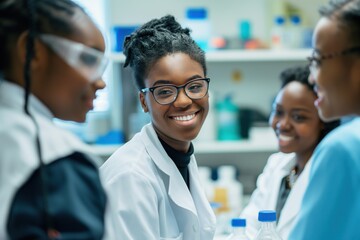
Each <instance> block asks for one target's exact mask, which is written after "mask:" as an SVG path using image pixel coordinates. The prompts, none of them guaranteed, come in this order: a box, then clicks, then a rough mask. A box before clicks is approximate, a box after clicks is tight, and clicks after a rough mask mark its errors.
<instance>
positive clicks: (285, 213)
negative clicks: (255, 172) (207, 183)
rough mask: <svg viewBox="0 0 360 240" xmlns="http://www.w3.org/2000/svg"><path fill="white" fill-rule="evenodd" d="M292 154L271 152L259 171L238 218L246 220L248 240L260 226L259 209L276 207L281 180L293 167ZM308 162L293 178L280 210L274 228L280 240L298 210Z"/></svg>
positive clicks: (303, 190) (284, 236)
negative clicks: (254, 184) (250, 193)
mask: <svg viewBox="0 0 360 240" xmlns="http://www.w3.org/2000/svg"><path fill="white" fill-rule="evenodd" d="M294 157H295V155H294V154H284V153H275V154H272V155H271V156H270V157H269V160H268V162H267V164H266V166H265V168H264V170H263V172H262V174H261V175H260V176H259V177H258V179H257V183H256V185H257V186H256V189H255V191H254V192H253V194H252V196H251V199H250V202H249V204H248V205H247V206H246V207H245V208H244V210H243V212H242V213H241V217H243V218H246V219H247V226H246V229H247V233H248V235H249V237H250V238H251V239H253V238H254V237H255V236H256V234H257V232H258V230H259V227H260V225H259V222H258V220H257V217H258V213H259V211H260V210H276V203H277V200H278V194H279V189H280V184H281V180H282V179H283V177H285V176H286V175H288V174H289V173H290V171H291V169H292V168H293V167H294V166H295V158H294ZM310 165H311V160H309V162H308V163H307V164H306V166H305V168H304V170H303V171H302V173H301V174H300V176H299V178H298V179H297V180H296V182H295V184H294V186H293V188H292V190H291V192H290V194H289V196H288V198H287V200H286V203H285V205H284V207H283V209H282V211H281V215H280V219H279V222H278V224H277V231H278V233H279V234H280V236H281V237H282V239H283V240H286V239H288V236H289V233H290V231H291V229H292V227H293V225H294V222H295V218H296V216H297V215H298V213H299V211H300V207H301V201H302V199H303V195H304V192H305V189H306V187H307V185H308V178H309V170H310Z"/></svg>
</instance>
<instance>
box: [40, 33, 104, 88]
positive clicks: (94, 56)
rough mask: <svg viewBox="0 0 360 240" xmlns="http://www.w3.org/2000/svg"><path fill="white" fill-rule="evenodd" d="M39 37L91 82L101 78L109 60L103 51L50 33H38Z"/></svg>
mask: <svg viewBox="0 0 360 240" xmlns="http://www.w3.org/2000/svg"><path fill="white" fill-rule="evenodd" d="M39 38H40V40H41V41H42V42H43V43H45V44H46V45H47V46H48V47H50V48H51V49H52V50H53V51H54V52H55V53H56V54H57V55H58V56H59V57H61V59H63V60H64V61H65V62H66V63H67V64H69V65H70V66H71V67H73V68H74V69H76V71H78V72H79V73H80V74H81V75H82V76H84V77H85V78H86V79H88V80H89V81H91V82H93V81H95V80H98V79H100V78H101V76H102V75H103V73H104V71H105V69H106V66H107V64H108V62H109V60H108V58H107V57H106V56H105V54H104V53H103V52H101V51H98V50H95V49H93V48H90V47H88V46H85V45H84V44H81V43H78V42H74V41H71V40H68V39H66V38H62V37H58V36H55V35H51V34H40V35H39Z"/></svg>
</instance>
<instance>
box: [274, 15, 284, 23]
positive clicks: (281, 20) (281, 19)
mask: <svg viewBox="0 0 360 240" xmlns="http://www.w3.org/2000/svg"><path fill="white" fill-rule="evenodd" d="M275 23H276V24H278V25H283V24H284V23H285V18H284V17H282V16H277V17H275Z"/></svg>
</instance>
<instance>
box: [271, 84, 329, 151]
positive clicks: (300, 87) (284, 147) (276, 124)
mask: <svg viewBox="0 0 360 240" xmlns="http://www.w3.org/2000/svg"><path fill="white" fill-rule="evenodd" d="M315 99H316V96H315V94H314V92H313V91H311V90H310V89H309V88H308V87H307V86H305V85H304V84H302V83H300V82H296V81H293V82H290V83H288V84H287V85H286V86H285V87H284V88H283V89H281V90H280V92H279V93H278V94H277V96H276V99H275V102H274V105H273V110H272V113H271V117H270V124H271V127H272V128H273V129H274V131H275V134H276V136H277V138H278V144H279V149H280V151H281V152H284V153H292V152H295V153H296V154H300V155H305V156H311V154H312V152H313V150H314V148H315V147H316V145H317V143H318V140H319V136H320V131H321V130H322V128H323V123H322V122H321V120H320V118H319V116H318V112H317V110H316V108H315V106H314V100H315Z"/></svg>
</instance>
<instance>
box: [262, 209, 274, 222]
mask: <svg viewBox="0 0 360 240" xmlns="http://www.w3.org/2000/svg"><path fill="white" fill-rule="evenodd" d="M258 220H259V221H260V222H275V221H276V212H275V211H272V210H263V211H260V212H259V216H258Z"/></svg>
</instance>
